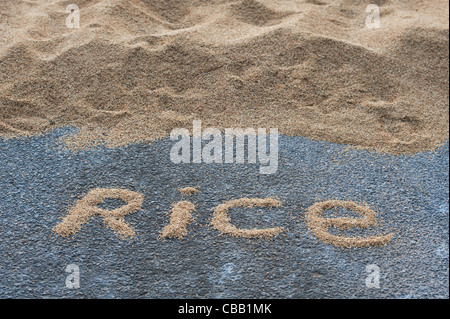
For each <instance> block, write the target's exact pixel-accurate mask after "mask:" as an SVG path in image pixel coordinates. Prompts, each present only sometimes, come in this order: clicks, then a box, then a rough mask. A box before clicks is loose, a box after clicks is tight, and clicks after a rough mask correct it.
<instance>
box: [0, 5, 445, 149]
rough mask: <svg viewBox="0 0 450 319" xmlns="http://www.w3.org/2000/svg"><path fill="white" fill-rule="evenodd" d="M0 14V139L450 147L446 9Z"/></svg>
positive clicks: (39, 9)
mask: <svg viewBox="0 0 450 319" xmlns="http://www.w3.org/2000/svg"><path fill="white" fill-rule="evenodd" d="M69 3H70V2H67V1H62V2H58V3H56V4H55V3H54V2H47V1H20V2H19V1H14V0H4V1H2V2H1V4H0V12H1V13H2V14H1V15H0V34H1V36H0V41H1V45H0V136H3V137H8V138H9V137H17V136H27V135H32V134H39V133H41V132H46V131H48V130H51V129H54V128H57V127H63V126H76V127H78V128H79V129H80V130H79V132H78V133H77V134H75V135H71V136H67V137H66V140H65V142H66V145H67V147H69V148H71V149H79V148H87V147H92V146H97V145H106V146H107V147H115V146H121V145H126V144H128V143H132V142H152V141H154V140H156V139H159V138H162V137H165V136H168V134H169V133H170V131H171V130H172V129H173V128H179V127H184V128H190V127H191V126H192V120H194V119H199V120H202V121H203V124H204V126H212V127H217V128H220V129H224V128H227V127H254V128H256V127H265V128H270V127H276V128H278V129H279V131H280V133H282V134H287V135H294V136H307V137H310V138H313V139H317V140H325V141H330V142H336V143H345V144H349V145H354V146H358V147H364V148H375V149H376V150H378V151H382V152H390V153H394V154H402V153H413V152H418V151H425V150H433V149H435V148H437V147H439V146H440V145H442V144H443V143H444V142H445V141H447V140H448V134H449V129H448V128H449V125H448V115H449V113H448V84H449V83H448V82H449V81H448V71H449V67H448V5H449V4H448V1H444V0H430V1H419V0H408V1H406V0H400V1H399V0H396V1H394V0H385V1H377V3H379V4H380V10H381V27H380V28H379V29H368V28H367V27H366V26H365V19H366V17H367V15H368V13H366V11H365V9H366V5H367V4H368V3H365V2H364V1H356V2H355V1H348V0H321V1H284V2H281V3H280V2H273V1H269V0H233V1H229V0H214V1H211V0H177V1H175V0H94V1H89V2H88V1H79V2H78V5H79V7H80V9H81V27H80V28H79V29H69V28H67V27H66V25H65V21H66V17H67V13H66V12H65V6H66V5H67V4H69Z"/></svg>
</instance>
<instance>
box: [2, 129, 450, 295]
mask: <svg viewBox="0 0 450 319" xmlns="http://www.w3.org/2000/svg"><path fill="white" fill-rule="evenodd" d="M73 130H74V129H72V128H67V129H59V130H56V131H53V132H52V133H49V134H47V135H43V136H38V137H32V138H23V139H14V140H0V253H1V261H0V298H448V297H449V288H448V286H449V253H448V252H449V247H448V245H449V193H448V192H449V190H448V187H449V160H448V153H449V147H448V144H446V145H444V146H443V147H441V148H440V149H438V150H437V151H435V152H426V153H421V154H415V155H407V156H406V155H405V156H393V155H380V154H377V153H374V152H369V151H361V150H346V146H344V145H336V144H332V143H326V142H319V141H311V140H309V139H306V138H301V137H287V136H280V145H279V149H280V155H279V168H278V171H277V173H276V174H273V175H261V174H260V173H259V166H258V164H173V163H172V162H171V160H170V156H169V152H170V149H171V147H172V145H173V142H172V141H170V140H168V139H165V140H161V141H158V142H156V143H153V144H151V145H147V144H135V145H130V146H127V147H121V148H117V149H105V148H99V149H96V150H87V151H82V152H78V153H74V152H71V151H67V150H64V149H62V148H61V146H60V143H59V141H58V139H59V137H60V136H62V134H67V133H68V132H71V131H73ZM185 186H197V187H198V189H199V190H200V192H199V193H198V194H196V195H194V196H190V197H185V196H183V195H182V194H181V193H180V192H179V191H178V188H180V187H185ZM95 188H121V189H128V190H131V191H136V192H140V193H142V194H143V195H144V198H145V199H144V203H143V206H142V209H141V210H139V211H136V212H134V213H132V214H129V215H127V216H126V218H125V219H126V221H127V223H129V225H131V226H132V227H133V229H134V230H135V232H136V237H135V238H133V239H127V240H123V239H121V238H120V237H118V236H117V235H116V234H115V233H114V232H113V231H111V230H110V229H109V228H106V227H104V225H103V222H102V220H101V218H100V217H95V218H93V219H91V220H90V222H88V223H87V224H85V225H84V226H83V227H82V229H81V230H80V232H78V233H77V234H75V235H74V236H72V237H69V238H61V237H58V236H56V235H55V234H54V233H53V232H52V228H53V227H54V226H55V225H57V224H58V223H59V222H60V221H61V218H62V217H63V216H65V215H66V214H67V213H68V211H69V209H70V208H71V207H72V206H73V205H74V203H75V202H76V201H77V200H78V199H80V198H81V197H82V196H83V195H85V194H86V193H87V192H89V191H90V190H92V189H95ZM267 196H276V197H278V198H279V199H280V200H281V202H282V204H283V206H282V207H277V208H272V209H268V208H250V209H249V208H245V209H244V208H235V209H232V210H230V212H229V215H230V217H231V219H232V222H233V223H234V224H235V225H236V226H237V227H242V228H252V227H258V228H265V227H273V226H281V227H284V228H286V229H287V230H286V231H285V232H283V233H282V234H281V235H279V236H277V237H275V238H274V239H273V240H260V239H246V238H235V237H228V236H220V234H219V232H218V231H217V230H214V229H212V227H211V226H210V225H209V223H210V221H211V218H212V210H213V209H214V208H215V207H216V206H217V205H219V204H221V203H222V202H223V201H226V200H231V199H237V198H242V197H267ZM328 199H341V200H353V201H359V202H362V201H364V202H366V203H367V204H368V205H369V206H371V207H372V208H374V209H375V210H376V211H378V212H379V215H378V219H379V220H380V221H382V223H380V226H378V227H377V228H376V229H368V230H361V229H353V230H348V231H346V234H348V235H357V236H362V237H364V236H368V235H370V234H374V233H379V234H385V233H391V232H392V233H394V238H393V240H392V241H391V242H390V243H389V244H388V245H387V246H384V247H371V248H351V249H344V248H339V247H334V246H331V245H329V244H325V243H321V242H320V241H318V239H317V238H315V237H314V236H313V234H311V232H309V231H308V228H307V225H306V222H305V212H306V210H307V208H308V207H310V206H311V205H313V204H314V203H316V202H318V201H323V200H328ZM180 200H190V201H191V202H193V203H194V204H195V205H196V211H195V212H194V213H193V216H194V218H195V222H193V223H191V224H189V226H188V231H189V232H188V235H187V236H186V237H185V238H183V239H182V240H177V239H170V240H160V239H159V238H158V236H159V234H160V232H161V230H162V228H163V227H164V226H165V225H167V224H168V221H169V215H168V213H169V212H170V207H171V204H172V203H174V202H177V201H180ZM102 205H103V206H104V208H108V209H112V208H115V207H117V206H120V205H122V203H118V202H116V201H105V203H103V204H102ZM335 213H336V212H335ZM337 213H338V214H342V215H343V216H344V215H348V216H353V215H352V214H353V213H352V212H349V211H344V210H342V211H338V212H337ZM327 214H328V213H327ZM330 214H331V213H330ZM330 216H331V215H330ZM330 232H335V230H330ZM71 264H74V265H77V266H78V267H79V270H80V287H79V288H78V289H69V288H67V287H66V278H67V276H69V275H70V274H69V273H67V272H66V267H67V266H68V265H71ZM368 265H376V266H377V267H378V269H379V278H380V283H379V288H376V287H367V285H366V279H367V277H368V276H369V275H370V274H372V275H373V273H370V272H368V271H367V269H366V267H367V266H368Z"/></svg>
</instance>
